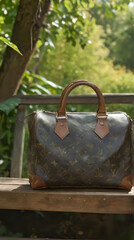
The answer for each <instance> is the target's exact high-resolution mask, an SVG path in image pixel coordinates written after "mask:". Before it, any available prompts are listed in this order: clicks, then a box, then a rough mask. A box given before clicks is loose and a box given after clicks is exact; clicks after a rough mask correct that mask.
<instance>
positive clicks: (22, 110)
mask: <svg viewBox="0 0 134 240" xmlns="http://www.w3.org/2000/svg"><path fill="white" fill-rule="evenodd" d="M15 97H18V98H20V99H21V103H20V105H19V106H18V110H17V115H16V126H15V133H14V142H13V152H12V162H11V177H16V178H20V177H21V175H22V160H23V148H24V136H25V116H26V108H27V105H56V104H58V103H59V99H60V96H59V95H38V96H37V95H30V96H29V95H16V96H15ZM104 98H105V103H106V104H134V93H120V94H118V93H114V94H112V93H105V94H104ZM67 104H97V96H96V95H70V96H69V97H68V100H67ZM119 110H120V109H119Z"/></svg>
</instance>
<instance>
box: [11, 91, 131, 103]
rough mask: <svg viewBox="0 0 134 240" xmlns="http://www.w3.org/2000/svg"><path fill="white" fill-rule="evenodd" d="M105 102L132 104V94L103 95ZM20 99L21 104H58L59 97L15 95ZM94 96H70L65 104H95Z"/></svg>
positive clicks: (95, 98) (95, 97)
mask: <svg viewBox="0 0 134 240" xmlns="http://www.w3.org/2000/svg"><path fill="white" fill-rule="evenodd" d="M103 95H104V98H105V102H106V103H107V104H113V103H116V104H117V103H123V104H133V103H134V93H104V94H103ZM14 97H19V98H20V99H21V104H24V105H29V104H37V105H38V104H50V105H51V104H52V105H55V104H58V103H59V99H60V95H16V96H14ZM97 102H98V100H97V96H96V95H70V96H68V99H67V104H97Z"/></svg>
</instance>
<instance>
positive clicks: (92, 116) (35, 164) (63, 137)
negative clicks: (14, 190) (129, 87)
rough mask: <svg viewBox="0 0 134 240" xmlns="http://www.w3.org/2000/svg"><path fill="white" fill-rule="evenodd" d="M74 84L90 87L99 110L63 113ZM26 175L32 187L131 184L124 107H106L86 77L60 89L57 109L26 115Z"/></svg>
mask: <svg viewBox="0 0 134 240" xmlns="http://www.w3.org/2000/svg"><path fill="white" fill-rule="evenodd" d="M79 85H86V86H89V87H91V88H92V89H93V90H94V91H95V92H96V94H97V97H98V111H97V113H93V112H69V113H66V109H65V107H66V101H67V97H68V95H69V93H70V92H71V91H72V89H74V88H76V87H77V86H79ZM29 133H30V137H29V149H28V175H29V181H30V184H31V186H32V188H33V189H41V188H119V189H127V190H130V189H131V187H132V173H131V169H132V145H131V144H132V139H131V138H132V121H131V119H130V117H129V116H128V115H127V114H126V113H124V112H108V113H106V109H105V102H104V97H103V95H102V93H101V91H100V90H99V88H98V87H97V86H96V85H94V84H93V83H91V82H89V81H85V80H77V81H74V82H72V83H70V84H69V85H68V86H67V87H66V88H65V89H64V91H63V92H62V95H61V98H60V102H59V106H58V111H57V113H54V112H47V111H45V110H44V111H36V112H33V114H31V116H30V117H29Z"/></svg>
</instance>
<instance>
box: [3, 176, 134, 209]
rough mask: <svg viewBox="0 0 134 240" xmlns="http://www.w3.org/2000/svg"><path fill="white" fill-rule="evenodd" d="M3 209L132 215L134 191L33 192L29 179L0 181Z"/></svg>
mask: <svg viewBox="0 0 134 240" xmlns="http://www.w3.org/2000/svg"><path fill="white" fill-rule="evenodd" d="M0 209H21V210H42V211H60V212H62V211H63V212H81V213H109V214H110V213H114V214H133V213H134V188H133V189H132V191H131V192H127V191H124V190H112V189H111V190H88V189H84V190H81V189H77V190H71V189H68V190H50V189H47V190H32V189H31V187H30V185H29V183H28V179H10V178H0Z"/></svg>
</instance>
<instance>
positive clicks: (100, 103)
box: [57, 80, 106, 118]
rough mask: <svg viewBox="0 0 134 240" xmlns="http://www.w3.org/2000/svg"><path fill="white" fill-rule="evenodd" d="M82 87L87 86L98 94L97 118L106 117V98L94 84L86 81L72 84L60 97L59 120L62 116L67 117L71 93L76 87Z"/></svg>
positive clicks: (77, 81)
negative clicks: (68, 98) (68, 99)
mask: <svg viewBox="0 0 134 240" xmlns="http://www.w3.org/2000/svg"><path fill="white" fill-rule="evenodd" d="M80 85H86V86H89V87H91V88H92V89H93V90H94V91H95V92H96V94H97V96H98V110H97V116H106V110H105V101H104V97H103V95H102V93H101V91H100V89H99V88H98V87H97V86H96V85H95V84H93V83H91V82H89V81H86V80H76V81H74V82H72V83H70V84H69V85H68V86H67V87H66V88H65V89H64V91H63V92H62V94H61V97H60V102H59V107H58V111H57V118H58V117H61V116H66V110H65V107H66V102H67V97H68V95H69V93H70V92H71V91H72V90H73V89H74V88H76V87H78V86H80Z"/></svg>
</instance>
